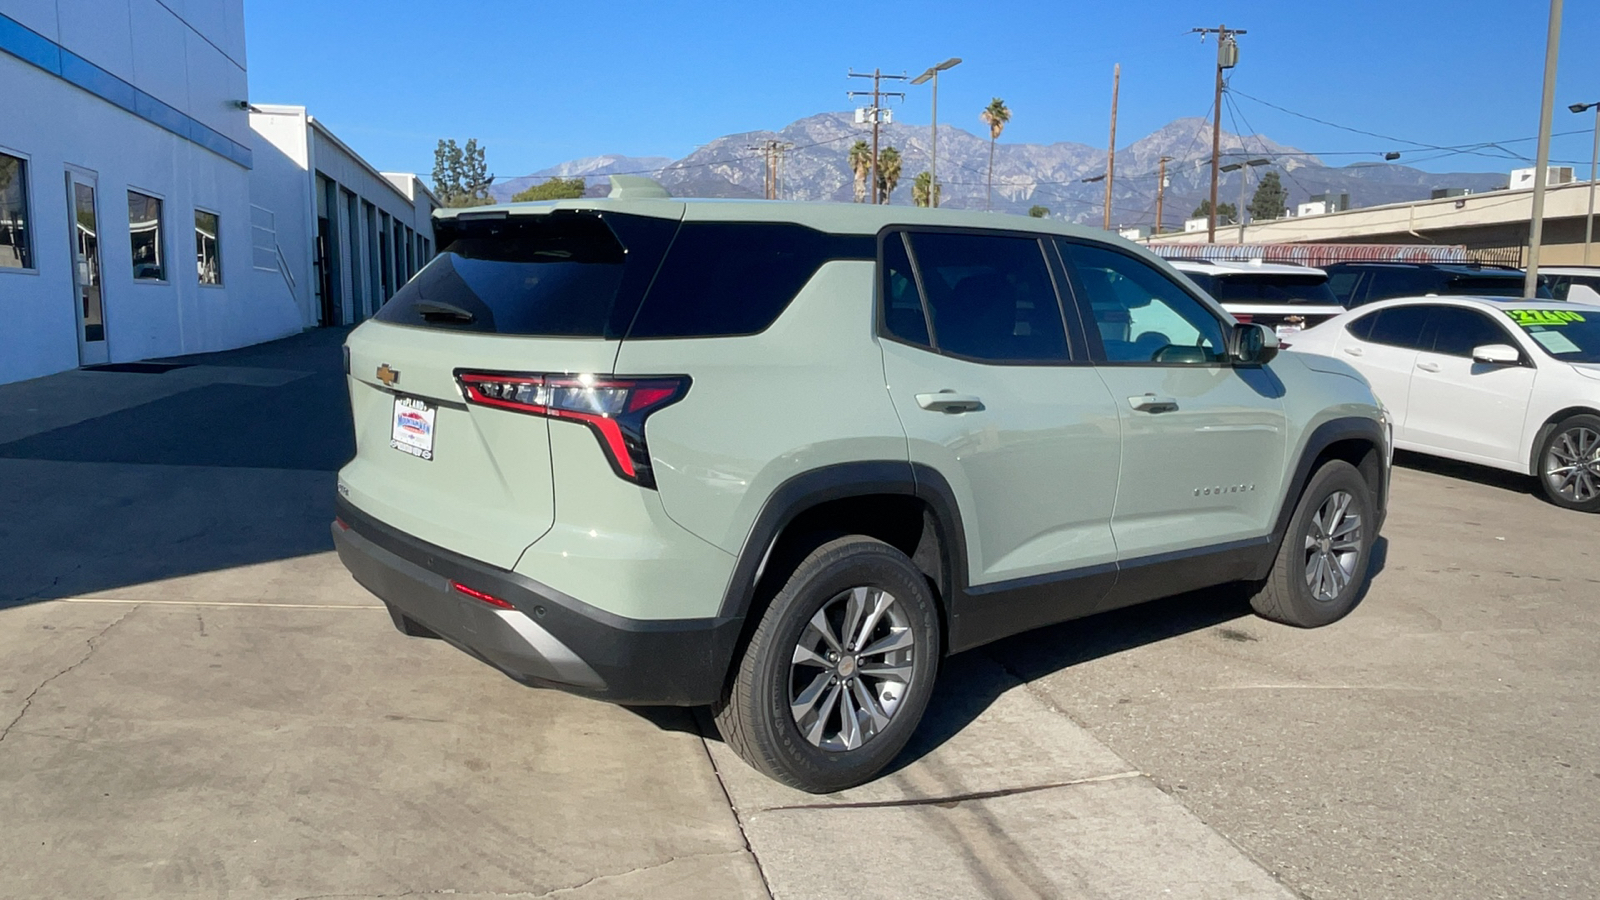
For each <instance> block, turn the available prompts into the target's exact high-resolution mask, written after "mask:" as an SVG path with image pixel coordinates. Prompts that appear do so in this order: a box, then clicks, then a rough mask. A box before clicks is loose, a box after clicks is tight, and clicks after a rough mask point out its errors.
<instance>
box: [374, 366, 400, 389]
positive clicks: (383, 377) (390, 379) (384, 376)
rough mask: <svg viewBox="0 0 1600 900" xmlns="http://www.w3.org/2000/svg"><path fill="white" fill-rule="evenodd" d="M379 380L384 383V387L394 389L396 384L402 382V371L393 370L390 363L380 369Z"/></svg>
mask: <svg viewBox="0 0 1600 900" xmlns="http://www.w3.org/2000/svg"><path fill="white" fill-rule="evenodd" d="M378 380H379V381H381V382H383V385H384V387H394V386H395V382H397V381H399V380H400V370H399V369H391V368H389V364H388V363H384V364H383V365H381V366H379V367H378Z"/></svg>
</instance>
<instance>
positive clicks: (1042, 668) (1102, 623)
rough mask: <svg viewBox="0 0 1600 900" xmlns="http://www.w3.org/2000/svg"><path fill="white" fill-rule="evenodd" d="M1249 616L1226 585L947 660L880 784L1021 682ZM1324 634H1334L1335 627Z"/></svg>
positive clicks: (662, 712) (1384, 544)
mask: <svg viewBox="0 0 1600 900" xmlns="http://www.w3.org/2000/svg"><path fill="white" fill-rule="evenodd" d="M1388 557H1389V539H1388V538H1386V537H1383V536H1381V535H1380V536H1379V537H1378V539H1377V541H1376V542H1374V544H1373V547H1372V557H1371V560H1370V562H1369V564H1368V565H1369V568H1368V570H1367V571H1368V578H1367V583H1366V585H1365V586H1364V587H1363V588H1362V591H1361V594H1360V595H1359V596H1357V597H1356V602H1355V605H1354V606H1353V607H1352V609H1351V612H1352V613H1354V611H1355V610H1356V609H1359V608H1360V607H1361V604H1362V603H1363V602H1364V601H1365V600H1366V597H1367V594H1368V592H1370V591H1371V589H1372V583H1373V580H1374V579H1376V578H1377V577H1378V576H1379V575H1380V574H1381V573H1382V572H1383V570H1384V568H1385V567H1386V566H1387V564H1388ZM1254 615H1255V612H1254V611H1253V610H1252V609H1251V608H1250V588H1249V586H1248V585H1246V584H1242V583H1235V584H1225V585H1220V586H1217V587H1212V588H1206V589H1204V590H1199V591H1191V592H1189V593H1186V594H1178V595H1176V596H1173V597H1166V598H1163V599H1160V600H1153V601H1151V602H1149V603H1141V604H1138V605H1136V606H1129V607H1125V608H1123V609H1118V610H1112V611H1111V612H1104V613H1100V614H1098V615H1093V616H1089V617H1087V618H1083V619H1075V620H1073V621H1071V622H1063V623H1061V624H1059V625H1051V626H1048V627H1045V628H1040V629H1037V630H1034V631H1029V632H1024V633H1023V634H1019V635H1014V636H1012V637H1009V638H1005V639H1003V640H999V641H996V642H994V643H992V644H987V645H985V646H983V647H979V648H977V649H974V650H969V651H966V652H965V653H961V654H958V655H957V656H954V657H950V658H949V659H948V660H947V661H946V663H947V664H946V665H945V666H944V668H943V670H942V671H941V673H940V677H939V681H938V683H937V684H936V685H935V686H934V691H933V698H932V699H931V700H930V701H929V703H928V710H927V712H926V713H925V714H924V716H923V719H922V724H921V725H919V726H918V728H917V731H916V734H914V735H912V738H911V742H910V743H909V744H907V745H906V748H905V749H904V750H903V751H901V753H900V755H899V756H897V757H895V760H894V762H892V763H890V764H889V766H888V767H887V768H885V769H884V770H883V772H882V773H880V777H881V776H882V775H889V774H891V773H893V772H897V771H899V770H901V769H903V768H905V767H907V766H909V765H911V764H913V763H915V762H916V761H917V760H919V759H921V758H923V757H924V756H927V755H928V754H929V753H931V752H933V751H934V750H936V749H937V748H939V747H940V746H941V745H943V744H944V743H945V742H946V741H949V740H950V739H951V738H953V737H955V736H956V735H958V734H960V733H961V732H962V731H963V730H965V729H966V728H967V727H968V726H969V725H971V724H972V723H973V722H974V721H975V720H977V718H978V717H979V716H981V715H982V714H983V712H984V711H985V710H987V709H988V708H989V707H990V706H991V705H992V704H993V703H994V702H995V701H996V700H997V699H999V698H1000V696H1001V695H1002V694H1004V693H1006V692H1007V691H1010V690H1013V689H1015V688H1016V687H1017V686H1018V684H1019V683H1021V684H1026V683H1028V682H1031V681H1035V680H1037V679H1040V678H1044V677H1046V676H1049V675H1053V674H1055V673H1057V672H1060V671H1062V670H1064V669H1070V668H1072V667H1073V666H1076V665H1081V664H1083V663H1086V662H1091V661H1093V660H1097V659H1101V658H1104V657H1107V656H1113V655H1116V654H1118V653H1123V652H1126V651H1128V650H1133V649H1136V648H1138V647H1143V646H1145V645H1147V644H1155V643H1159V642H1161V641H1165V640H1169V639H1171V638H1176V637H1181V636H1183V635H1186V634H1190V633H1192V632H1196V631H1202V630H1204V629H1207V628H1214V627H1217V626H1220V625H1223V624H1225V623H1228V622H1232V621H1235V620H1237V619H1243V618H1246V617H1250V616H1254ZM1263 624H1264V625H1266V626H1267V627H1273V628H1287V627H1290V626H1286V625H1277V624H1274V623H1270V622H1264V623H1263ZM1329 627H1334V628H1336V627H1338V623H1334V624H1333V625H1331V626H1329ZM1224 631H1225V632H1226V633H1224V634H1223V635H1222V637H1223V638H1224V639H1226V640H1249V638H1247V637H1243V638H1241V637H1239V636H1238V635H1239V634H1241V632H1240V631H1239V630H1238V629H1233V630H1232V631H1231V632H1228V631H1227V630H1224ZM973 657H976V660H974V659H973ZM983 660H989V661H992V662H993V663H995V664H997V665H998V666H999V667H1000V668H1001V669H1003V670H1004V672H1005V675H1006V676H1008V677H993V678H972V677H968V676H969V675H970V672H971V665H970V664H971V663H973V662H974V661H977V662H978V663H979V664H980V665H981V662H982V661H983ZM634 712H635V713H637V714H639V715H640V716H643V717H644V718H646V719H649V720H650V721H652V722H654V723H656V724H657V726H659V727H661V728H663V729H669V730H673V731H688V730H692V727H693V726H695V725H698V727H699V728H700V729H701V732H702V733H703V734H704V735H705V736H706V737H708V738H711V739H713V740H721V737H720V736H719V735H718V734H717V732H716V726H715V725H714V724H713V723H712V721H711V717H710V716H697V717H694V718H693V719H691V718H689V717H686V716H683V715H682V714H681V713H682V711H681V710H666V709H643V708H636V709H634Z"/></svg>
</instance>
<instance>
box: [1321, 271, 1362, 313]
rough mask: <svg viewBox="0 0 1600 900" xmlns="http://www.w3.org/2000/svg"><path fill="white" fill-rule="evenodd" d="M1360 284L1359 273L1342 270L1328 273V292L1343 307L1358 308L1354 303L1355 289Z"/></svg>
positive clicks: (1356, 303)
mask: <svg viewBox="0 0 1600 900" xmlns="http://www.w3.org/2000/svg"><path fill="white" fill-rule="evenodd" d="M1360 282H1361V271H1360V270H1355V271H1351V270H1349V269H1344V270H1340V271H1330V272H1329V273H1328V290H1330V291H1333V296H1335V297H1337V298H1338V299H1339V302H1340V303H1342V304H1344V305H1345V306H1360V305H1361V304H1360V303H1358V302H1356V296H1355V295H1356V288H1357V287H1358V286H1359V285H1360Z"/></svg>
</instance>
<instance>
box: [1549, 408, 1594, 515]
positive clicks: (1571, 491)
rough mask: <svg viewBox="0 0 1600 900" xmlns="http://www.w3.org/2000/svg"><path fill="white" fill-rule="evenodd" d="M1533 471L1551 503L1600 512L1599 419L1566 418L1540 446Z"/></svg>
mask: <svg viewBox="0 0 1600 900" xmlns="http://www.w3.org/2000/svg"><path fill="white" fill-rule="evenodd" d="M1534 471H1535V473H1536V474H1537V475H1538V477H1539V486H1540V487H1541V488H1543V489H1544V495H1545V496H1546V497H1549V498H1550V502H1551V503H1554V504H1555V505H1557V506H1559V507H1562V508H1563V509H1575V510H1577V511H1579V512H1587V513H1592V512H1600V416H1592V415H1587V414H1584V415H1576V416H1569V417H1567V418H1565V419H1562V420H1561V421H1560V422H1557V423H1556V427H1554V428H1552V429H1550V433H1549V434H1547V435H1545V438H1544V441H1543V442H1542V443H1541V444H1540V445H1539V455H1538V456H1537V457H1535V463H1534Z"/></svg>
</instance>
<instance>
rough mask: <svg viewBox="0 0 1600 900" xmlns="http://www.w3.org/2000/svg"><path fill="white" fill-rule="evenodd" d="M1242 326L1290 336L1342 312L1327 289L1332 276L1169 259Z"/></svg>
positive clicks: (1301, 269)
mask: <svg viewBox="0 0 1600 900" xmlns="http://www.w3.org/2000/svg"><path fill="white" fill-rule="evenodd" d="M1169 262H1171V263H1172V267H1173V268H1174V269H1177V270H1178V271H1179V272H1182V273H1183V274H1185V275H1187V276H1189V280H1190V281H1193V282H1194V283H1195V284H1197V285H1199V286H1200V288H1201V290H1204V291H1205V292H1206V293H1208V294H1210V295H1211V296H1212V297H1213V298H1214V299H1216V301H1217V302H1218V303H1221V304H1222V307H1223V308H1224V309H1226V310H1227V311H1228V312H1231V313H1233V317H1234V318H1235V319H1238V320H1239V321H1241V322H1253V323H1255V324H1257V325H1265V326H1267V327H1268V328H1271V329H1272V330H1273V331H1276V332H1277V333H1278V337H1280V338H1287V337H1288V336H1289V335H1291V334H1294V333H1295V332H1298V331H1300V330H1301V329H1305V328H1310V327H1312V326H1313V325H1317V324H1319V323H1322V322H1325V321H1327V320H1328V319H1331V318H1333V317H1334V316H1337V315H1339V314H1341V313H1343V312H1344V311H1345V310H1344V306H1343V305H1342V304H1340V303H1339V298H1338V297H1336V296H1334V294H1333V290H1332V289H1331V288H1329V287H1328V273H1327V272H1325V271H1323V270H1322V269H1313V268H1311V267H1310V266H1298V265H1290V264H1285V263H1269V262H1262V261H1261V260H1259V259H1253V260H1250V261H1248V262H1234V261H1227V260H1209V259H1174V260H1169Z"/></svg>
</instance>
